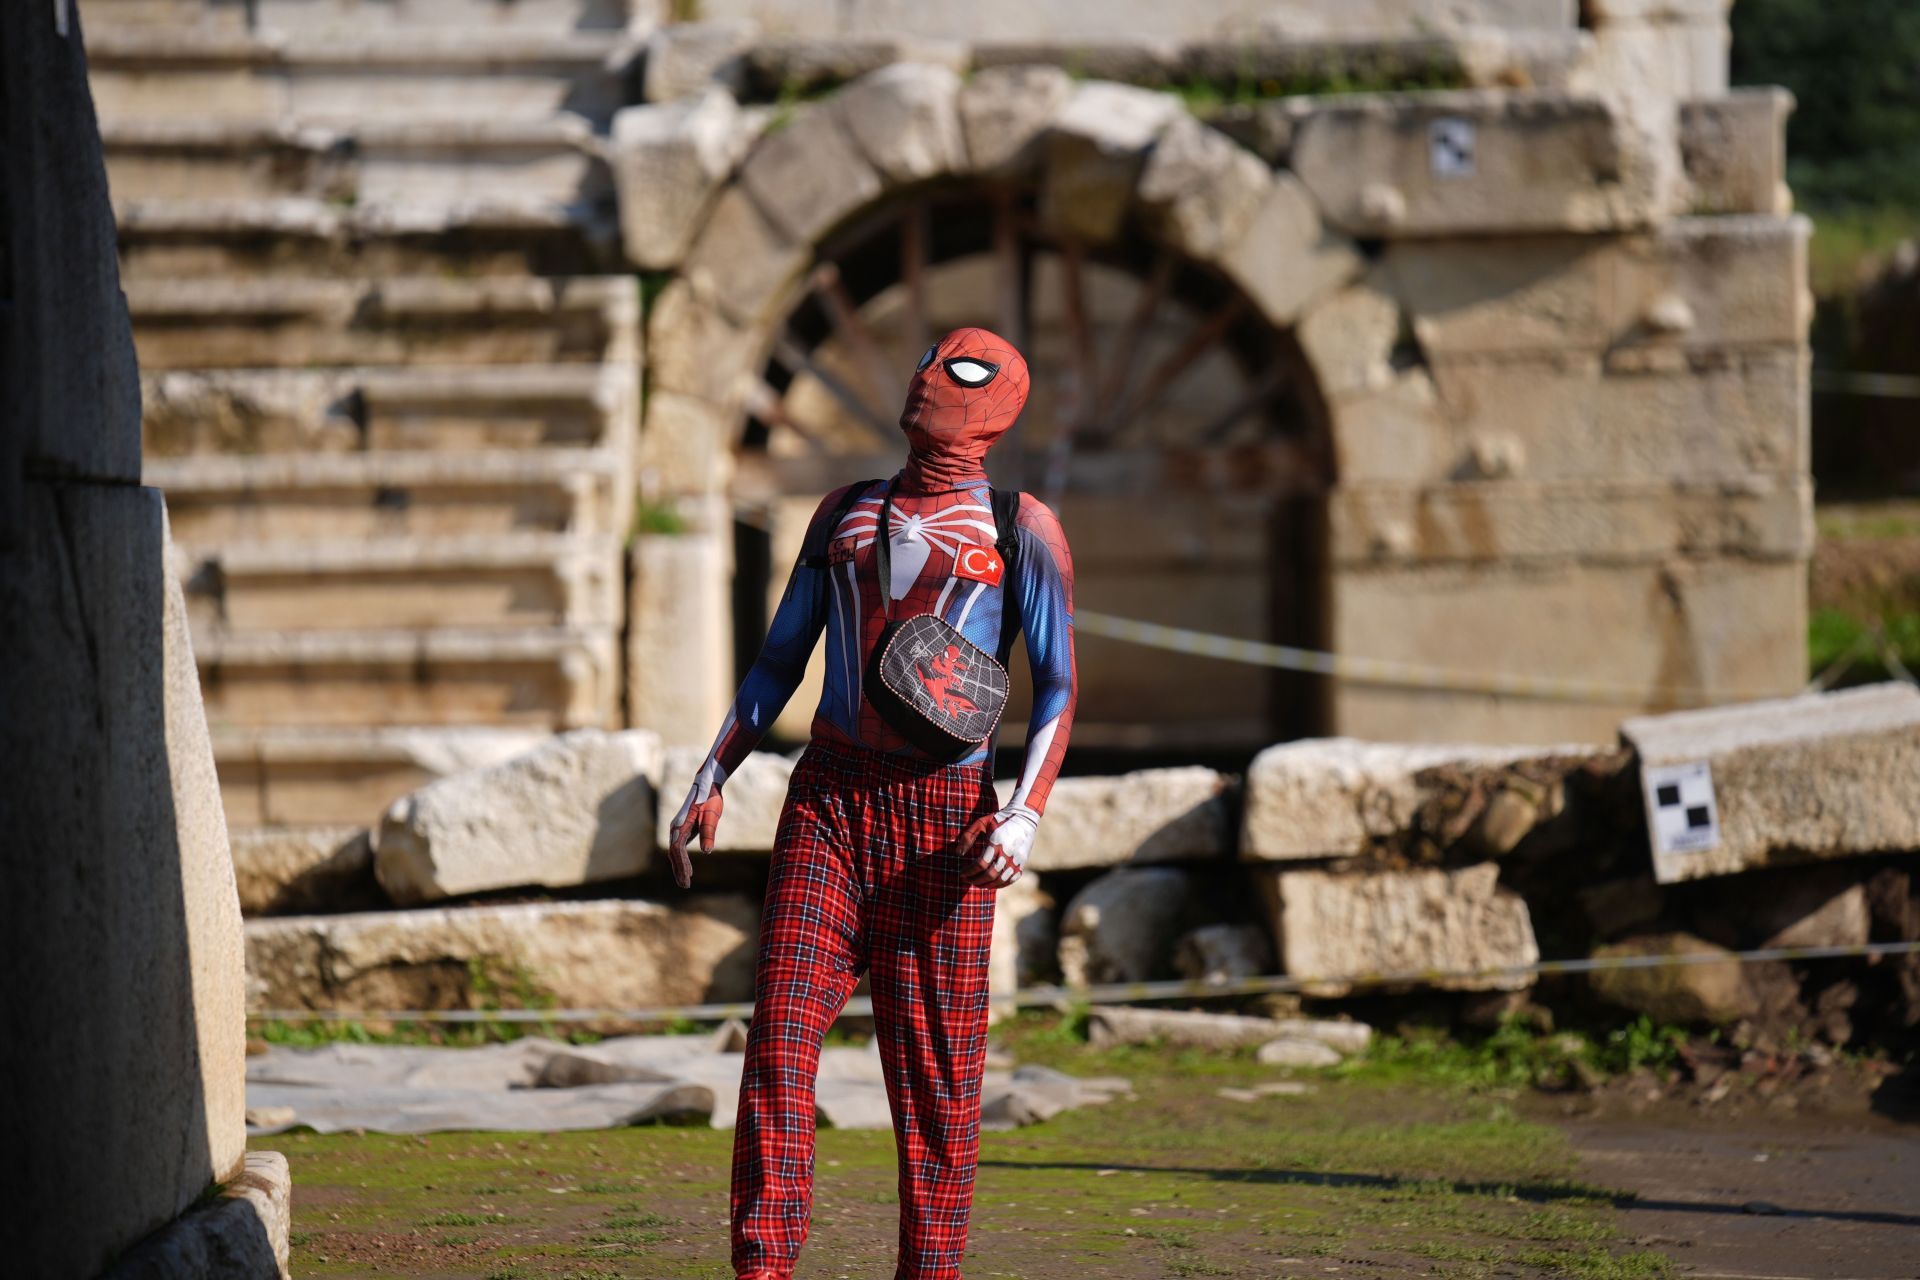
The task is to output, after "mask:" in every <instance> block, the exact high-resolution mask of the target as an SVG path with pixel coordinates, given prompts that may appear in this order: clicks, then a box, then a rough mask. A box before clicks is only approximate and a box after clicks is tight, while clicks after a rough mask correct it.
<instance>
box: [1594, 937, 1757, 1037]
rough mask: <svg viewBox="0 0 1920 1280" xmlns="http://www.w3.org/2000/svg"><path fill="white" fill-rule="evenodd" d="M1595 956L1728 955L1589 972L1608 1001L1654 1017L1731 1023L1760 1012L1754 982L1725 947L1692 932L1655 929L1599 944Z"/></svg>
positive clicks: (1691, 1021)
mask: <svg viewBox="0 0 1920 1280" xmlns="http://www.w3.org/2000/svg"><path fill="white" fill-rule="evenodd" d="M1594 956H1595V958H1596V959H1602V960H1610V959H1614V958H1631V957H1637V956H1675V957H1701V956H1706V957H1711V956H1728V957H1729V958H1728V959H1727V961H1726V962H1725V963H1724V964H1704V963H1691V964H1685V965H1677V966H1674V967H1671V968H1660V969H1602V970H1599V971H1598V972H1595V973H1592V974H1589V975H1588V978H1587V981H1588V982H1589V983H1590V984H1592V987H1593V990H1594V993H1595V994H1596V995H1598V996H1599V997H1600V998H1601V999H1602V1000H1605V1001H1606V1002H1607V1003H1609V1004H1614V1005H1618V1006H1620V1007H1621V1008H1623V1009H1626V1010H1628V1011H1630V1012H1633V1013H1643V1014H1645V1015H1646V1016H1647V1017H1649V1018H1652V1019H1653V1020H1654V1021H1656V1022H1663V1023H1666V1022H1677V1023H1681V1024H1683V1025H1684V1024H1693V1023H1703V1022H1711V1023H1727V1022H1734V1021H1737V1020H1738V1019H1740V1018H1744V1017H1748V1016H1750V1015H1752V1014H1754V1013H1756V1012H1758V1006H1757V1002H1756V1000H1755V996H1754V992H1753V989H1752V987H1751V986H1750V985H1749V984H1748V982H1747V980H1746V977H1745V975H1744V974H1742V972H1741V969H1740V965H1739V963H1738V962H1737V961H1735V960H1733V959H1732V958H1731V953H1730V952H1728V951H1727V950H1726V949H1725V948H1722V947H1716V946H1714V945H1713V944H1712V943H1711V942H1706V941H1703V940H1701V939H1699V938H1696V937H1693V936H1692V935H1691V934H1685V933H1672V934H1656V935H1652V936H1648V937H1643V938H1632V939H1629V940H1627V941H1625V942H1618V943H1614V944H1612V945H1610V946H1605V947H1601V948H1599V949H1598V950H1596V951H1595V952H1594Z"/></svg>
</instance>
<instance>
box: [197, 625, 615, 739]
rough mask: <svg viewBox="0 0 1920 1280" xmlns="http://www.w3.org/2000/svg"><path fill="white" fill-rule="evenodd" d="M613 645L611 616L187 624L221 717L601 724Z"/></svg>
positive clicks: (606, 717) (245, 722) (349, 723)
mask: <svg viewBox="0 0 1920 1280" xmlns="http://www.w3.org/2000/svg"><path fill="white" fill-rule="evenodd" d="M618 649H619V637H618V636H617V635H616V634H615V633H614V631H613V630H612V629H611V628H597V629H596V628H580V627H540V628H529V629H526V630H521V631H488V630H474V629H464V630H451V629H448V630H433V631H404V630H395V631H229V630H226V629H224V628H198V629H196V630H195V633H194V656H195V657H196V658H197V659H198V660H199V663H200V684H201V690H202V693H203V694H204V696H205V699H206V706H207V720H208V723H210V724H215V725H220V726H222V727H227V726H243V727H244V726H253V727H260V726H266V725H273V726H286V727H342V728H344V727H353V726H372V725H409V724H411V725H420V724H434V725H494V726H499V727H503V728H523V729H541V730H548V731H552V730H559V729H575V728H604V727H608V726H610V725H612V724H613V723H614V722H615V721H617V720H618V718H619V700H620V698H619V679H618V677H619V664H618Z"/></svg>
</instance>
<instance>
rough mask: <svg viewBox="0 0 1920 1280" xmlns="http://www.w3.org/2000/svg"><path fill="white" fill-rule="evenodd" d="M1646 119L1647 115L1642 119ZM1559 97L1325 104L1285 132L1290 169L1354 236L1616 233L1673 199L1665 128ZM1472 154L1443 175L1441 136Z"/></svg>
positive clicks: (1669, 137) (1674, 152)
mask: <svg viewBox="0 0 1920 1280" xmlns="http://www.w3.org/2000/svg"><path fill="white" fill-rule="evenodd" d="M1646 118H1652V117H1651V113H1649V115H1648V117H1646ZM1642 120H1643V117H1642V115H1641V114H1640V113H1636V112H1631V111H1628V110H1626V109H1624V108H1616V107H1614V106H1613V105H1611V104H1609V103H1608V102H1607V101H1605V100H1602V99H1598V98H1581V97H1574V96H1569V95H1567V94H1564V93H1558V92H1544V93H1543V92H1527V91H1515V92H1502V91H1495V90H1477V91H1469V92H1458V93H1440V94H1418V95H1380V96H1355V97H1348V98H1340V97H1335V98H1330V99H1327V100H1325V101H1324V102H1323V103H1321V104H1320V105H1319V106H1318V107H1317V108H1316V109H1315V110H1314V111H1313V112H1312V114H1310V115H1308V116H1306V118H1305V119H1303V120H1302V121H1301V122H1300V123H1299V125H1298V126H1297V128H1296V130H1295V133H1294V139H1293V147H1292V165H1293V169H1294V171H1295V172H1296V173H1298V174H1299V175H1300V178H1301V180H1302V181H1303V182H1305V183H1306V185H1307V187H1308V189H1309V190H1311V191H1312V192H1313V195H1314V197H1315V198H1316V199H1317V200H1318V201H1319V204H1320V208H1321V210H1322V212H1323V213H1324V214H1325V216H1326V218H1327V221H1329V222H1330V223H1332V224H1334V225H1335V226H1337V227H1339V228H1340V229H1341V230H1343V231H1346V232H1349V233H1351V234H1354V235H1371V236H1378V235H1394V236H1439V235H1459V234H1474V235H1485V234H1488V233H1493V232H1541V231H1585V232H1593V231H1621V230H1628V229H1632V228H1639V227H1646V226H1649V225H1652V224H1653V223H1655V222H1657V221H1659V220H1660V219H1661V218H1663V217H1664V216H1666V215H1667V214H1668V213H1670V212H1671V211H1672V210H1673V208H1674V207H1675V205H1676V203H1677V199H1678V185H1679V184H1678V176H1679V154H1678V148H1677V146H1676V144H1675V140H1674V135H1673V129H1672V126H1671V124H1670V123H1669V124H1668V125H1667V127H1665V128H1664V129H1659V130H1656V129H1649V128H1645V127H1643V126H1642ZM1460 129H1467V130H1471V134H1472V142H1471V147H1472V150H1471V156H1470V158H1468V157H1467V156H1466V155H1465V154H1462V155H1461V156H1460V158H1458V159H1456V160H1453V161H1452V162H1451V163H1452V164H1453V165H1454V166H1455V167H1453V168H1450V169H1443V168H1441V167H1440V165H1439V160H1438V157H1439V155H1440V154H1441V152H1442V151H1443V150H1445V151H1446V154H1448V155H1452V154H1453V153H1452V151H1451V150H1447V148H1448V146H1449V144H1448V142H1447V141H1446V140H1443V139H1441V138H1440V136H1439V135H1440V134H1441V133H1442V132H1443V131H1446V130H1460Z"/></svg>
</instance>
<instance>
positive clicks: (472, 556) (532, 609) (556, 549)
mask: <svg viewBox="0 0 1920 1280" xmlns="http://www.w3.org/2000/svg"><path fill="white" fill-rule="evenodd" d="M622 549H623V542H622V540H621V539H619V538H610V537H598V538H594V537H576V536H573V535H570V534H552V533H519V534H504V535H496V536H492V537H488V536H477V537H476V536H469V537H453V538H448V537H425V538H371V539H355V540H330V541H324V540H323V541H286V540H282V541H274V542H238V543H228V544H225V545H216V546H206V545H195V544H193V543H189V542H186V541H184V540H179V539H176V556H175V565H176V567H177V570H178V572H179V573H180V575H181V577H182V578H183V580H184V581H185V585H186V589H187V607H188V611H189V617H190V618H191V620H192V622H193V624H194V626H195V628H196V629H198V630H201V631H210V630H213V629H215V628H224V629H225V630H227V631H229V632H235V633H237V632H245V631H300V632H308V633H311V632H323V631H374V630H391V629H395V628H413V629H420V630H425V629H428V628H435V627H461V628H471V629H475V630H485V629H492V628H524V627H530V626H534V627H581V628H608V629H616V630H617V629H618V628H619V626H620V624H621V619H622V615H623V613H624V603H623V598H624V594H625V593H624V587H625V573H624V570H623V555H622Z"/></svg>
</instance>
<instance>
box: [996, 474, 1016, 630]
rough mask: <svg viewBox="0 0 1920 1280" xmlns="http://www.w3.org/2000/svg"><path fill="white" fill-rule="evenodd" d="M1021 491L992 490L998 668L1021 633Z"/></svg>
mask: <svg viewBox="0 0 1920 1280" xmlns="http://www.w3.org/2000/svg"><path fill="white" fill-rule="evenodd" d="M1019 518H1020V491H1019V490H1018V489H995V490H994V491H993V529H994V538H993V547H994V550H995V551H998V552H999V553H1000V565H1001V572H1000V646H999V657H1000V665H1001V666H1005V665H1006V662H1007V659H1008V658H1009V657H1011V656H1012V654H1013V642H1014V640H1015V638H1016V637H1018V636H1019V634H1020V580H1019V578H1018V577H1017V576H1016V575H1017V574H1018V573H1019V562H1020V530H1019V526H1018V521H1019Z"/></svg>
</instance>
